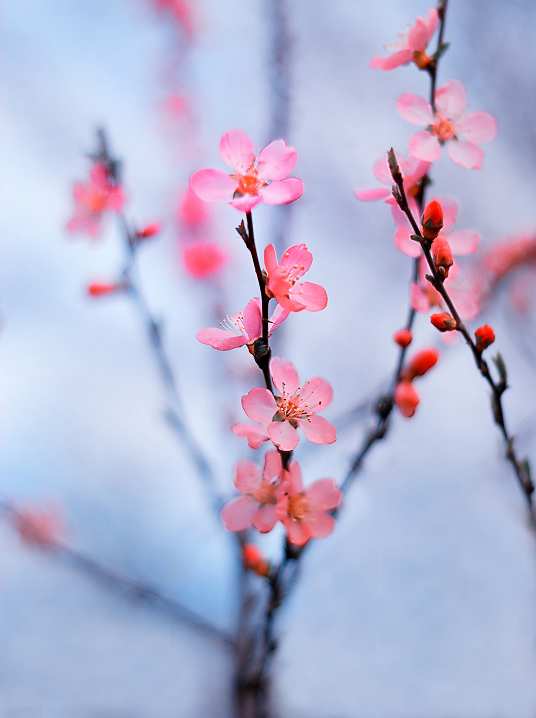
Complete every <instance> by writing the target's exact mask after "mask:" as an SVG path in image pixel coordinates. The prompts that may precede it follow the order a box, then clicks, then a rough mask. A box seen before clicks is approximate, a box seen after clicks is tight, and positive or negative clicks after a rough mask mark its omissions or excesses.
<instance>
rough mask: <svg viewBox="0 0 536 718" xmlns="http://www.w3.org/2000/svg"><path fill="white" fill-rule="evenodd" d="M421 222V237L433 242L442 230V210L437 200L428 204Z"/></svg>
mask: <svg viewBox="0 0 536 718" xmlns="http://www.w3.org/2000/svg"><path fill="white" fill-rule="evenodd" d="M421 221H422V234H423V237H424V238H425V239H429V240H432V241H433V240H434V239H435V238H436V237H437V235H438V234H439V233H440V232H441V230H442V228H443V209H442V208H441V205H440V204H439V202H438V201H437V200H435V199H433V200H432V201H431V202H428V204H427V205H426V207H425V208H424V212H423V213H422V218H421Z"/></svg>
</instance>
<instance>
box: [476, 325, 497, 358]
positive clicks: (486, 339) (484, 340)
mask: <svg viewBox="0 0 536 718" xmlns="http://www.w3.org/2000/svg"><path fill="white" fill-rule="evenodd" d="M475 337H476V348H477V349H478V351H479V352H483V351H484V349H487V347H489V345H490V344H493V342H494V341H495V332H494V331H493V329H492V328H491V327H490V325H489V324H484V325H483V326H481V327H480V328H479V329H477V330H476V332H475Z"/></svg>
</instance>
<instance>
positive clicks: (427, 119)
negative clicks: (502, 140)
mask: <svg viewBox="0 0 536 718" xmlns="http://www.w3.org/2000/svg"><path fill="white" fill-rule="evenodd" d="M466 104H467V93H466V91H465V87H464V86H463V84H462V83H461V82H460V81H459V80H450V82H447V83H446V84H445V85H443V86H442V87H440V88H439V89H438V90H436V93H435V105H436V111H435V112H434V110H433V109H432V106H431V105H430V103H429V102H427V101H426V100H425V99H424V98H423V97H419V96H418V95H410V94H408V93H404V94H403V95H401V96H400V97H399V98H398V100H397V101H396V109H397V111H398V113H399V115H400V116H401V117H402V118H403V119H404V120H407V121H408V122H411V123H412V124H414V125H425V126H426V129H425V130H421V131H420V132H417V134H416V135H414V136H413V137H412V138H411V140H410V142H409V151H410V152H411V154H412V155H413V157H415V158H416V159H418V160H423V161H424V162H434V161H435V160H437V159H439V158H440V157H441V154H442V145H444V144H447V153H448V155H449V157H450V159H451V160H452V161H453V162H455V163H456V164H457V165H460V167H465V168H466V169H480V168H481V167H482V160H483V157H484V152H483V151H482V150H481V149H480V147H477V145H483V144H486V143H487V142H491V140H492V139H493V138H494V137H495V135H496V133H497V124H496V122H495V119H494V117H493V116H492V115H490V114H489V112H471V113H469V114H467V115H464V114H463V111H464V109H465V105H466ZM460 138H463V139H460Z"/></svg>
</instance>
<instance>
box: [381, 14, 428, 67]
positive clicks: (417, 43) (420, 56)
mask: <svg viewBox="0 0 536 718" xmlns="http://www.w3.org/2000/svg"><path fill="white" fill-rule="evenodd" d="M437 23H438V15H437V10H435V9H434V8H430V10H428V20H426V19H425V18H424V17H422V16H421V15H419V17H418V18H417V19H416V20H415V25H414V26H413V27H412V28H411V29H410V30H409V32H407V33H406V34H402V33H399V38H400V39H399V40H398V41H397V42H396V43H394V45H393V46H392V48H393V50H394V51H395V52H394V53H393V54H392V55H390V56H389V57H373V58H372V60H371V62H370V66H371V67H374V68H379V69H380V70H393V69H394V68H395V67H399V66H400V65H407V64H408V62H411V61H413V62H415V63H416V64H417V65H418V66H419V67H420V68H424V67H426V66H427V65H428V63H429V62H430V58H429V57H428V55H426V53H425V52H424V51H425V49H426V45H427V44H428V42H429V40H430V38H431V37H432V35H433V34H434V32H435V29H436V27H437Z"/></svg>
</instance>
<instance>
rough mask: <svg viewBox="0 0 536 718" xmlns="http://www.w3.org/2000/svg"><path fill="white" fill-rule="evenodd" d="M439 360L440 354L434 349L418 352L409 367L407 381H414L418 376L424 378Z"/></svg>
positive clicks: (429, 348)
mask: <svg viewBox="0 0 536 718" xmlns="http://www.w3.org/2000/svg"><path fill="white" fill-rule="evenodd" d="M438 359H439V352H438V351H437V349H434V348H433V347H428V348H427V349H421V351H420V352H417V354H415V356H414V357H413V359H412V360H411V363H410V365H409V367H408V370H407V374H406V379H407V381H413V379H414V378H415V377H416V376H423V374H426V372H427V371H428V370H429V369H431V368H432V367H433V366H434V364H435V363H436V362H437V360H438Z"/></svg>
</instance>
